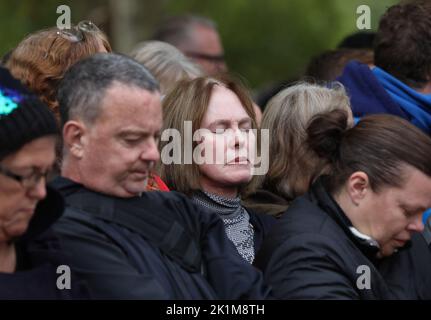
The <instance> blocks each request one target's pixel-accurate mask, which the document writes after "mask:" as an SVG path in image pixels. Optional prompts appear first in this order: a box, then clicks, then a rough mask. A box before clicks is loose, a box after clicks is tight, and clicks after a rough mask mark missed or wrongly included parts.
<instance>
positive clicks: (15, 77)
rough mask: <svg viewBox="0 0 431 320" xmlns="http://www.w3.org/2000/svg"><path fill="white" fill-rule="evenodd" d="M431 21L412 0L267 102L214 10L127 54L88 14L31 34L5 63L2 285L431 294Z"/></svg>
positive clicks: (322, 295) (177, 294)
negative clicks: (241, 68)
mask: <svg viewBox="0 0 431 320" xmlns="http://www.w3.org/2000/svg"><path fill="white" fill-rule="evenodd" d="M430 39H431V5H430V4H429V3H428V1H424V0H412V1H410V2H401V3H400V4H397V5H394V6H392V7H390V8H388V9H387V11H386V12H385V14H384V15H383V16H382V18H381V20H380V23H379V27H378V30H377V32H376V33H375V34H358V35H355V36H353V37H349V38H347V39H346V40H345V41H343V42H342V43H341V44H340V45H339V47H338V48H336V49H333V50H329V51H327V52H324V53H321V54H319V55H317V56H315V57H313V59H312V60H311V61H310V64H309V66H308V68H307V71H306V72H305V74H304V75H303V76H302V77H300V80H299V81H296V82H294V83H284V84H283V85H282V86H278V87H277V88H276V90H273V91H272V93H271V95H270V97H266V98H265V100H266V101H267V103H266V102H265V104H264V105H262V104H260V102H259V101H260V100H259V99H254V97H253V96H252V95H251V93H250V90H249V89H248V88H246V87H245V86H244V84H242V82H241V81H239V80H238V79H236V78H235V77H233V76H232V75H231V74H229V68H228V66H227V64H226V62H225V59H224V54H225V53H224V49H223V46H222V42H221V37H220V35H219V34H218V31H217V26H216V24H215V23H214V22H213V21H211V20H210V19H208V18H205V17H199V16H193V15H184V16H177V17H174V18H172V19H170V20H169V21H165V22H164V24H162V25H161V26H160V28H159V29H158V30H156V32H155V33H154V36H153V37H152V39H150V40H147V41H144V42H141V43H139V44H137V45H136V47H135V48H134V49H133V50H132V51H131V52H130V54H129V55H122V54H117V53H114V52H113V50H112V48H111V45H110V43H109V39H108V37H107V36H106V35H105V34H104V32H103V31H102V30H100V29H99V28H98V27H97V26H96V25H95V24H93V23H92V22H90V21H82V22H80V23H78V24H76V25H74V26H72V27H71V28H70V29H62V30H60V29H58V28H55V27H53V28H49V29H45V30H41V31H37V32H34V33H32V34H30V35H28V36H27V37H26V38H25V39H24V40H22V41H21V42H20V43H18V44H17V46H16V47H15V48H14V49H13V50H11V51H10V52H8V53H7V54H6V55H4V57H3V58H2V62H1V67H0V299H161V300H171V299H180V300H181V299H194V300H201V299H227V300H244V299H252V300H260V299H365V300H369V299H373V300H374V299H431V273H430V272H429V271H428V270H429V268H430V267H431V237H430V234H431V233H430V230H431V229H430V225H429V220H430V218H429V215H428V214H426V212H427V210H428V209H429V208H431V137H430V133H431V95H430V93H431V89H430V88H431V41H430ZM428 50H429V51H428ZM262 110H263V112H262ZM257 159H260V162H261V163H260V165H262V162H267V163H264V164H263V167H264V168H266V169H267V170H264V172H262V170H256V167H257V166H258V161H257ZM427 228H428V229H427ZM60 266H63V267H64V266H66V267H67V268H68V270H70V275H69V281H66V283H68V285H66V286H64V285H63V286H59V273H58V268H59V267H60Z"/></svg>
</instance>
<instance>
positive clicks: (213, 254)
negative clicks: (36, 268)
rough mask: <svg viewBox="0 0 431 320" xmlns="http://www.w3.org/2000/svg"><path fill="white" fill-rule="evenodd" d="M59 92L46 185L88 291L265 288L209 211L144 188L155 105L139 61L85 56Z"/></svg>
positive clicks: (153, 156)
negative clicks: (55, 155)
mask: <svg viewBox="0 0 431 320" xmlns="http://www.w3.org/2000/svg"><path fill="white" fill-rule="evenodd" d="M58 99H59V102H60V109H61V115H62V123H63V140H64V150H65V152H64V162H63V166H62V177H60V178H58V179H57V180H56V181H55V182H54V183H53V186H54V187H55V188H57V189H58V190H59V191H60V192H61V193H62V194H63V196H64V197H65V200H66V204H67V207H66V212H65V214H64V216H63V217H62V218H61V219H60V220H59V222H58V223H57V224H55V225H54V232H55V233H56V234H57V235H58V237H59V239H60V242H61V243H62V245H64V248H65V250H66V252H67V253H69V254H70V255H71V260H72V262H73V264H72V265H71V268H72V270H75V271H76V272H77V274H79V275H80V276H82V278H84V279H85V280H86V281H87V283H88V286H89V289H90V291H91V293H92V295H93V296H94V297H95V298H100V299H214V298H217V299H248V298H251V299H262V298H265V297H266V296H267V295H268V289H267V288H266V287H265V286H264V285H263V283H262V277H261V274H260V272H258V271H257V270H256V269H254V268H253V267H251V266H249V265H248V264H247V263H246V262H244V261H243V259H242V258H241V257H240V256H239V255H238V253H237V252H236V249H235V247H234V246H233V245H232V243H231V242H230V241H229V239H228V238H227V237H226V235H225V231H224V225H223V222H222V221H221V219H220V218H219V217H218V216H217V215H213V214H211V213H209V212H205V211H202V210H200V209H198V208H197V207H195V206H194V205H193V204H192V203H191V202H189V200H188V199H187V198H186V197H185V196H182V195H180V194H179V193H175V192H145V189H146V182H147V179H148V176H149V174H150V172H151V169H152V168H153V165H154V163H155V162H156V161H157V160H158V159H159V152H158V149H157V144H158V139H159V135H160V130H161V126H162V112H161V104H160V93H159V88H158V84H157V82H156V80H155V79H154V78H153V76H152V75H151V74H150V73H149V72H148V71H147V70H146V69H145V68H144V67H143V66H142V65H140V64H139V63H138V62H136V61H135V60H133V59H131V58H128V57H125V56H121V55H115V54H97V55H94V56H92V57H89V58H87V59H84V60H82V61H80V62H78V63H77V64H75V65H74V66H73V67H72V68H71V69H70V70H69V71H68V72H67V73H66V75H65V77H64V79H63V80H62V82H61V84H60V87H59V91H58ZM72 281H73V279H72Z"/></svg>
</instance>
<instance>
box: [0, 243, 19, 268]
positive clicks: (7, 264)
mask: <svg viewBox="0 0 431 320" xmlns="http://www.w3.org/2000/svg"><path fill="white" fill-rule="evenodd" d="M15 269H16V253H15V246H14V245H13V244H10V243H7V242H2V243H0V272H3V273H13V272H14V271H15Z"/></svg>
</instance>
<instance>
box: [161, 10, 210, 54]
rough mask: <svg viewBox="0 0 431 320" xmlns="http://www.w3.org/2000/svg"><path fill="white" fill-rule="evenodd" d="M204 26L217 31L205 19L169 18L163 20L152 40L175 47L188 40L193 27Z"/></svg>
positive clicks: (183, 16)
mask: <svg viewBox="0 0 431 320" xmlns="http://www.w3.org/2000/svg"><path fill="white" fill-rule="evenodd" d="M196 25H200V26H205V27H208V28H210V29H213V30H217V24H216V23H215V22H214V21H213V20H211V19H209V18H206V17H202V16H198V15H192V14H186V15H180V16H174V17H170V18H168V19H167V20H165V21H164V22H163V23H162V24H161V25H160V26H159V28H158V29H157V30H156V31H155V33H154V35H153V40H159V41H164V42H168V43H170V44H172V45H174V46H176V47H178V46H179V45H180V44H184V43H185V42H188V41H189V40H190V36H191V35H190V33H191V30H192V28H193V27H194V26H196Z"/></svg>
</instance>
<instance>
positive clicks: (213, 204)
mask: <svg viewBox="0 0 431 320" xmlns="http://www.w3.org/2000/svg"><path fill="white" fill-rule="evenodd" d="M192 199H193V202H195V203H196V204H197V205H199V206H201V207H204V208H207V209H209V210H211V211H213V212H216V213H217V214H218V215H219V216H220V218H221V219H222V220H223V223H224V226H225V230H226V235H227V237H228V238H229V240H230V241H232V242H233V244H234V245H235V247H236V249H237V250H238V252H239V254H240V255H241V256H242V257H243V258H244V260H246V261H247V262H249V263H253V260H254V255H255V252H254V228H253V226H252V224H251V223H250V215H249V214H248V212H247V210H245V208H244V207H243V206H241V199H240V198H239V197H236V198H226V197H222V196H219V195H215V194H211V193H208V192H205V191H199V192H196V193H195V194H194V195H193V197H192Z"/></svg>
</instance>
